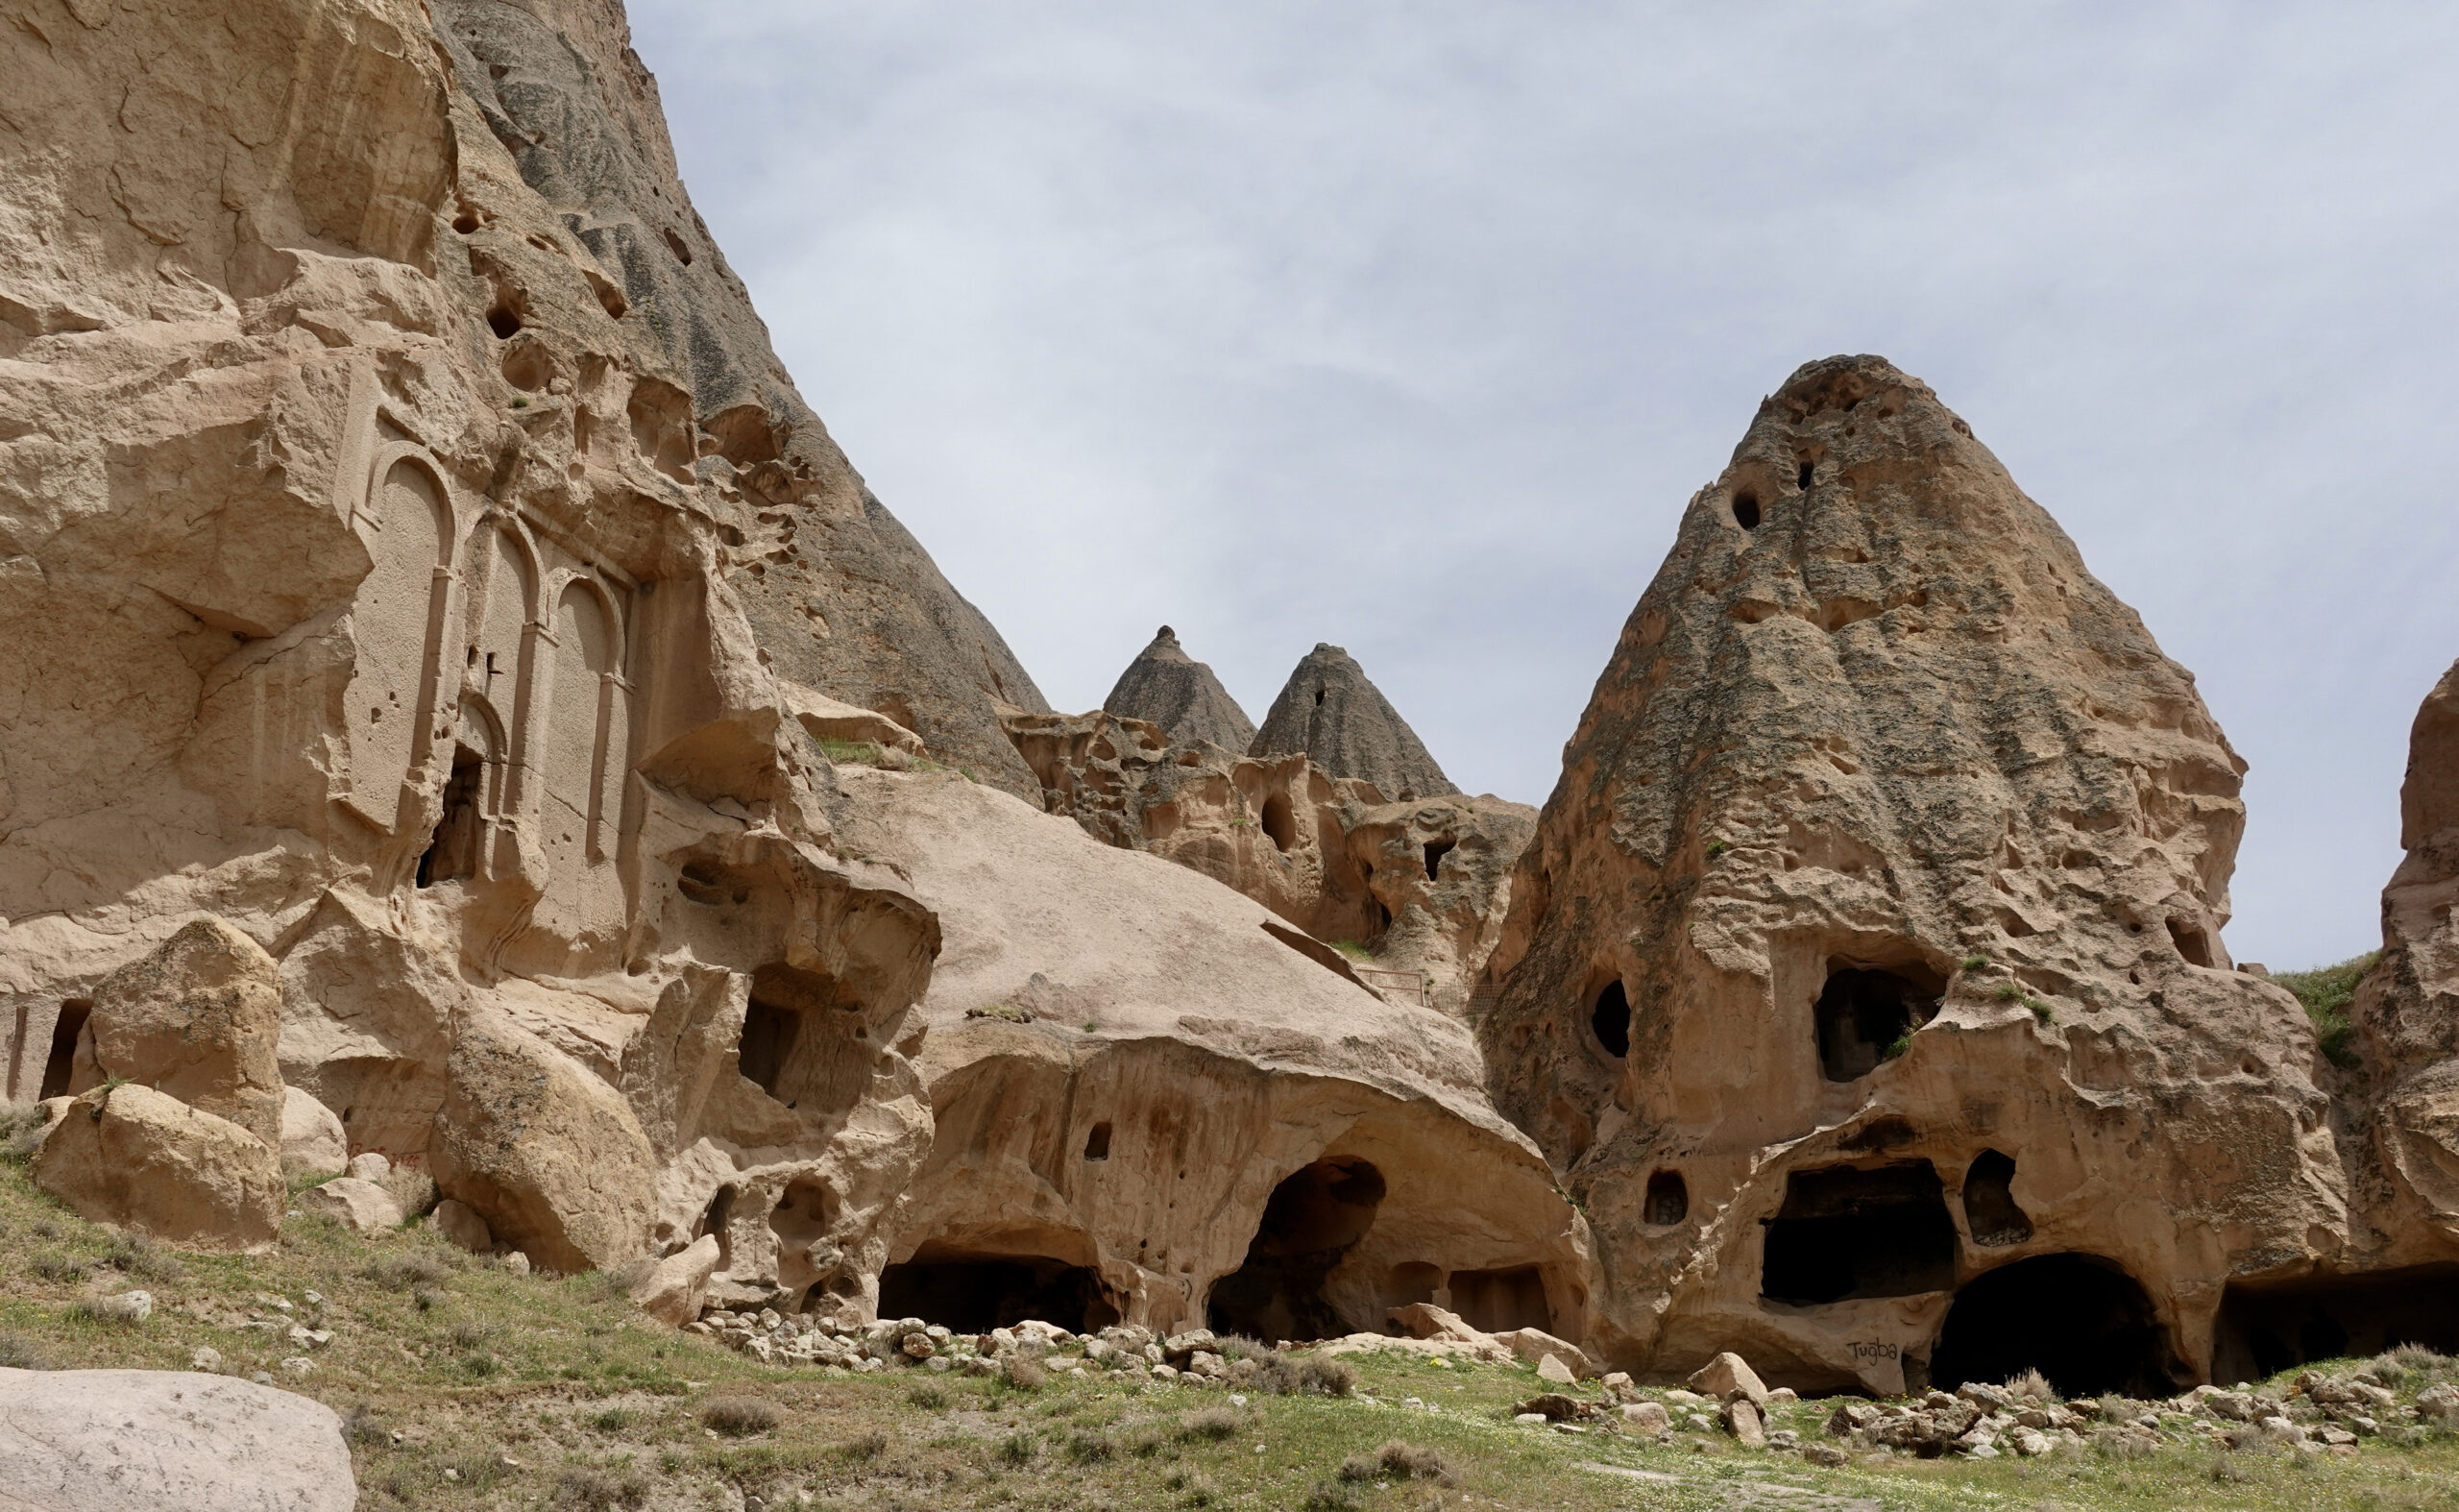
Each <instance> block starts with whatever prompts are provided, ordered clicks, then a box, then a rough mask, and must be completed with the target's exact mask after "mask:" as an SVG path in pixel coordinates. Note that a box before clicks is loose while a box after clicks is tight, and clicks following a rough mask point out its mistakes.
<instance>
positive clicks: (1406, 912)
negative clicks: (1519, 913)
mask: <svg viewBox="0 0 2459 1512" xmlns="http://www.w3.org/2000/svg"><path fill="white" fill-rule="evenodd" d="M1007 728H1008V732H1009V734H1010V737H1011V738H1012V739H1014V741H1015V743H1016V748H1017V750H1018V751H1019V752H1020V753H1021V754H1022V755H1023V756H1024V759H1025V763H1026V765H1027V766H1028V767H1030V768H1033V771H1034V773H1035V777H1036V778H1037V779H1038V780H1039V782H1040V783H1041V788H1042V803H1043V806H1044V807H1045V808H1047V809H1048V810H1049V811H1050V812H1052V813H1054V814H1064V815H1067V816H1068V817H1072V818H1074V819H1075V820H1076V821H1077V822H1078V823H1080V824H1082V825H1083V826H1084V828H1085V830H1086V831H1087V832H1088V833H1090V834H1092V835H1094V836H1095V837H1097V838H1099V839H1101V840H1104V841H1108V842H1109V843H1111V844H1114V845H1119V846H1122V847H1126V848H1131V849H1136V850H1144V851H1149V852H1151V853H1152V854H1154V855H1156V856H1161V857H1163V858H1165V859H1167V860H1170V861H1174V862H1177V863H1178V864H1180V865H1181V866H1186V867H1188V868H1190V869H1192V870H1195V871H1200V872H1202V873H1203V874H1205V876H1208V877H1211V878H1213V879H1214V880H1215V881H1218V882H1221V883H1224V884H1226V885H1228V886H1229V887H1231V888H1234V889H1236V890H1238V891H1240V892H1243V893H1245V894H1247V895H1248V896H1249V897H1251V898H1254V900H1255V901H1256V902H1258V903H1261V904H1262V905H1264V906H1265V907H1266V908H1268V909H1270V910H1272V911H1273V912H1274V913H1275V914H1278V915H1280V917H1281V918H1282V919H1284V920H1286V921H1287V922H1288V923H1291V924H1294V925H1296V926H1297V927H1298V928H1300V929H1302V930H1304V931H1306V932H1308V933H1310V934H1311V935H1313V936H1314V937H1315V938H1316V939H1321V940H1341V941H1346V942H1349V943H1350V944H1351V945H1352V946H1354V947H1359V948H1361V949H1362V950H1363V951H1364V955H1365V958H1364V959H1361V960H1358V961H1356V962H1354V963H1350V964H1347V965H1345V966H1344V969H1346V970H1349V971H1351V972H1354V973H1357V974H1361V975H1363V977H1364V978H1365V980H1366V981H1367V982H1368V983H1369V984H1370V985H1371V986H1373V987H1374V988H1376V990H1378V991H1380V992H1382V993H1384V994H1385V995H1386V996H1390V997H1393V998H1396V999H1407V1000H1410V1001H1421V1002H1425V1003H1429V1004H1431V1005H1432V1006H1434V1007H1437V1008H1440V1009H1443V1010H1444V1011H1445V1012H1452V1013H1458V1014H1465V1013H1466V1012H1468V1010H1469V1007H1470V1003H1469V998H1470V991H1471V987H1472V985H1473V981H1474V979H1475V977H1476V976H1477V974H1478V972H1479V970H1480V969H1481V968H1482V967H1483V966H1484V964H1485V962H1486V958H1487V956H1488V955H1489V954H1490V953H1491V952H1492V951H1493V949H1494V947H1495V944H1496V942H1497V939H1499V938H1500V934H1501V928H1502V920H1503V916H1504V914H1505V911H1506V909H1507V907H1508V905H1509V902H1510V898H1511V879H1512V867H1513V865H1514V863H1515V862H1516V861H1517V860H1518V859H1519V856H1520V853H1521V852H1522V850H1523V849H1525V848H1526V846H1527V842H1528V840H1529V837H1530V836H1531V835H1532V834H1533V833H1534V832H1535V828H1536V817H1537V816H1536V811H1535V810H1533V809H1531V808H1529V807H1528V806H1527V805H1525V804H1520V803H1510V802H1506V801H1504V800H1503V799H1500V798H1497V797H1494V796H1493V795H1491V794H1488V795H1486V796H1482V797H1469V796H1467V795H1465V794H1457V793H1454V794H1449V795H1446V796H1442V797H1437V798H1430V799H1425V800H1423V801H1420V800H1410V801H1407V802H1398V803H1395V802H1389V801H1386V798H1385V796H1384V794H1383V793H1382V792H1381V791H1379V790H1377V789H1376V787H1375V786H1374V785H1373V784H1372V783H1369V782H1366V781H1364V780H1362V779H1356V778H1335V777H1333V776H1332V775H1330V774H1329V773H1328V772H1327V771H1325V770H1323V769H1322V768H1318V767H1316V766H1314V765H1313V764H1312V763H1311V762H1310V761H1309V760H1308V759H1307V758H1306V757H1305V756H1303V754H1300V755H1283V756H1276V757H1250V756H1241V755H1239V754H1237V753H1236V752H1234V751H1230V750H1228V749H1225V748H1223V747H1221V746H1218V745H1214V744H1206V743H1201V742H1199V743H1193V744H1170V742H1169V739H1168V737H1167V736H1165V735H1164V734H1163V733H1162V731H1161V730H1160V728H1159V727H1158V726H1156V725H1153V724H1148V723H1146V722H1144V721H1143V720H1140V719H1129V718H1124V717H1121V716H1116V715H1113V714H1111V713H1108V712H1107V711H1100V710H1097V711H1095V712H1093V713H1091V714H1087V715H1083V716H1081V717H1076V718H1067V717H1063V716H1059V715H1048V714H1041V715H1016V716H1011V717H1010V719H1008V721H1007Z"/></svg>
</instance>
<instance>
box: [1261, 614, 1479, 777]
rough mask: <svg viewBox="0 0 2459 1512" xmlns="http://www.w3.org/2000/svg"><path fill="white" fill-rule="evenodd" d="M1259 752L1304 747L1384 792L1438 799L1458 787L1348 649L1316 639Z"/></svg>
mask: <svg viewBox="0 0 2459 1512" xmlns="http://www.w3.org/2000/svg"><path fill="white" fill-rule="evenodd" d="M1247 749H1248V754H1250V755H1253V756H1280V755H1287V754H1290V753H1292V752H1298V753H1303V755H1304V756H1305V757H1306V758H1307V759H1308V760H1309V761H1311V762H1313V763H1314V764H1315V765H1316V766H1317V767H1319V768H1323V770H1324V771H1325V772H1326V773H1327V774H1329V775H1330V776H1333V777H1354V778H1356V779H1357V780H1359V781H1361V782H1367V783H1372V784H1374V786H1375V789H1376V792H1378V793H1381V794H1382V795H1383V796H1384V797H1385V798H1386V799H1390V800H1398V801H1401V802H1406V801H1407V800H1409V799H1411V798H1439V797H1442V796H1443V795H1445V794H1446V793H1457V792H1459V791H1460V790H1459V789H1457V788H1455V787H1453V786H1452V785H1451V779H1450V778H1449V777H1446V776H1445V775H1444V774H1443V768H1440V767H1438V766H1436V765H1435V764H1434V758H1433V757H1432V756H1429V755H1427V754H1426V748H1425V745H1424V743H1423V742H1421V741H1420V740H1419V739H1418V737H1417V732H1416V731H1414V730H1412V729H1410V728H1409V725H1408V721H1407V720H1405V719H1401V718H1400V711H1399V710H1397V709H1395V708H1393V707H1392V705H1391V702H1390V700H1388V699H1386V698H1385V697H1384V696H1383V695H1382V694H1381V692H1379V691H1378V690H1377V689H1376V686H1375V685H1374V684H1373V683H1371V682H1369V681H1367V680H1366V671H1365V669H1364V668H1361V667H1359V666H1358V665H1357V663H1356V661H1355V660H1353V659H1352V658H1351V656H1350V654H1349V652H1347V651H1344V650H1342V649H1341V648H1340V647H1339V646H1325V645H1321V644H1319V645H1317V646H1316V647H1315V648H1314V649H1313V650H1311V651H1309V652H1307V653H1306V655H1305V656H1304V658H1303V659H1302V660H1301V661H1300V662H1299V664H1298V667H1297V669H1296V670H1295V671H1292V672H1291V673H1290V674H1289V681H1288V682H1286V683H1284V684H1283V685H1282V686H1281V690H1280V696H1278V697H1277V698H1275V699H1273V701H1272V712H1271V713H1269V714H1267V715H1265V716H1264V727H1263V729H1262V730H1260V731H1259V732H1257V734H1256V736H1255V740H1254V744H1253V745H1250V746H1249V747H1248V748H1247Z"/></svg>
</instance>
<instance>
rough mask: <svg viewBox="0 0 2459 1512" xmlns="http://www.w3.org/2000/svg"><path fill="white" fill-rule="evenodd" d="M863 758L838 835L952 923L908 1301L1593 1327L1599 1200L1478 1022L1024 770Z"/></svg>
mask: <svg viewBox="0 0 2459 1512" xmlns="http://www.w3.org/2000/svg"><path fill="white" fill-rule="evenodd" d="M842 780H843V786H844V793H845V805H844V807H843V808H842V809H841V810H840V825H841V833H843V834H844V836H845V837H846V840H847V843H849V844H851V845H857V846H860V847H861V848H863V849H864V850H866V851H868V852H869V853H871V854H874V855H879V856H883V857H893V858H894V859H895V862H896V865H897V866H899V867H900V868H901V869H903V870H904V871H905V872H906V874H907V875H908V876H910V878H911V879H912V885H913V889H914V892H915V895H916V896H918V897H919V898H921V899H922V900H923V901H924V902H925V903H927V904H928V905H929V906H930V907H932V908H933V909H934V910H935V911H937V914H938V916H939V918H940V921H941V926H942V928H943V929H944V931H945V941H946V943H945V948H944V950H943V952H942V954H941V957H940V961H939V964H938V968H937V971H936V972H935V974H934V976H933V978H932V985H931V989H930V991H929V993H928V994H927V995H926V996H925V998H924V1000H923V1003H922V1008H921V1016H922V1019H923V1021H924V1022H925V1023H926V1024H927V1026H928V1029H929V1037H928V1038H927V1040H925V1041H924V1043H923V1046H922V1048H921V1050H920V1052H919V1057H918V1061H919V1065H920V1067H921V1070H922V1074H923V1075H924V1077H925V1078H926V1079H927V1080H928V1083H929V1085H930V1098H931V1106H932V1109H933V1111H934V1114H935V1118H936V1131H937V1132H936V1134H935V1136H934V1140H933V1144H932V1150H931V1154H930V1157H929V1158H928V1159H927V1160H926V1161H925V1162H924V1163H923V1166H922V1169H921V1170H920V1172H919V1173H918V1174H917V1175H916V1177H915V1179H914V1181H913V1184H912V1185H911V1187H910V1188H909V1189H908V1190H907V1192H906V1194H905V1195H904V1197H903V1198H902V1199H901V1200H900V1201H899V1202H898V1204H897V1207H896V1209H895V1214H894V1217H893V1220H892V1222H891V1225H890V1227H891V1228H892V1230H893V1232H894V1239H893V1242H892V1245H891V1248H890V1250H889V1262H890V1263H889V1267H888V1270H887V1272H886V1274H885V1275H884V1276H883V1277H882V1279H881V1281H880V1306H881V1308H882V1310H883V1312H884V1314H885V1315H888V1316H900V1315H913V1316H919V1317H923V1318H927V1319H930V1320H931V1321H934V1322H942V1323H945V1324H947V1326H949V1327H951V1328H956V1329H963V1330H970V1331H985V1330H987V1329H989V1328H991V1327H992V1326H993V1325H995V1324H1003V1323H1011V1322H1014V1321H1017V1320H1018V1319H1019V1318H1029V1317H1031V1318H1041V1319H1044V1320H1047V1321H1049V1322H1053V1323H1057V1324H1059V1325H1061V1326H1063V1327H1066V1328H1070V1329H1083V1328H1085V1327H1087V1326H1090V1327H1095V1328H1098V1327H1100V1326H1101V1325H1103V1324H1106V1323H1109V1322H1116V1321H1121V1320H1124V1321H1127V1322H1130V1323H1135V1324H1140V1325H1144V1326H1146V1327H1150V1328H1153V1329H1157V1330H1160V1331H1162V1332H1176V1331H1179V1330H1181V1329H1184V1328H1186V1327H1188V1326H1191V1325H1201V1326H1209V1327H1211V1328H1214V1329H1221V1330H1224V1331H1230V1330H1234V1331H1238V1332H1244V1333H1250V1334H1254V1335H1256V1336H1258V1337H1262V1338H1266V1339H1275V1338H1287V1339H1308V1338H1323V1337H1331V1336H1338V1335H1343V1334H1347V1333H1350V1332H1352V1331H1359V1330H1374V1331H1381V1330H1382V1329H1384V1328H1385V1327H1386V1323H1385V1319H1386V1315H1387V1313H1388V1311H1389V1309H1390V1308H1392V1307H1394V1306H1400V1305H1407V1304H1411V1303H1419V1302H1432V1303H1436V1304H1438V1305H1444V1306H1448V1307H1449V1308H1450V1309H1451V1310H1453V1311H1455V1312H1458V1313H1460V1314H1462V1315H1463V1316H1465V1317H1467V1318H1468V1319H1469V1320H1470V1322H1471V1323H1473V1324H1474V1325H1476V1326H1477V1327H1479V1328H1482V1329H1489V1330H1497V1331H1507V1330H1509V1329H1517V1328H1521V1327H1524V1326H1534V1327H1539V1328H1543V1329H1547V1330H1548V1331H1550V1332H1553V1333H1556V1334H1560V1335H1564V1336H1566V1337H1570V1338H1574V1339H1575V1338H1577V1337H1578V1336H1579V1335H1580V1332H1581V1330H1582V1329H1583V1327H1584V1324H1585V1320H1586V1316H1587V1308H1588V1306H1589V1300H1588V1292H1587V1285H1588V1282H1587V1279H1586V1278H1587V1264H1586V1260H1587V1256H1586V1241H1585V1237H1584V1232H1583V1225H1582V1224H1581V1222H1580V1220H1579V1218H1578V1216H1577V1215H1576V1214H1575V1213H1574V1212H1573V1211H1572V1210H1571V1208H1570V1206H1569V1205H1568V1204H1565V1203H1564V1202H1563V1201H1562V1199H1561V1198H1560V1197H1559V1196H1558V1195H1557V1194H1556V1193H1555V1191H1554V1189H1553V1183H1552V1177H1551V1174H1550V1173H1549V1172H1548V1171H1547V1170H1546V1166H1545V1162H1544V1161H1543V1160H1542V1159H1540V1158H1538V1155H1537V1152H1536V1150H1535V1148H1534V1147H1533V1146H1532V1145H1530V1144H1529V1143H1528V1142H1527V1141H1526V1140H1525V1139H1524V1138H1523V1137H1522V1135H1520V1134H1518V1132H1517V1131H1515V1130H1513V1129H1511V1128H1510V1127H1509V1126H1508V1125H1506V1124H1505V1123H1503V1122H1502V1120H1501V1119H1499V1118H1498V1117H1497V1116H1496V1115H1495V1113H1494V1111H1493V1110H1492V1109H1491V1108H1490V1107H1489V1106H1488V1104H1487V1103H1486V1100H1485V1095H1484V1091H1483V1088H1482V1085H1481V1083H1480V1072H1479V1067H1478V1064H1477V1059H1476V1052H1475V1046H1474V1042H1473V1039H1472V1038H1471V1036H1470V1035H1469V1034H1468V1032H1467V1031H1466V1029H1465V1028H1463V1027H1462V1026H1461V1025H1459V1024H1457V1023H1456V1022H1454V1021H1453V1020H1452V1019H1450V1018H1449V1017H1447V1016H1445V1015H1444V1014H1441V1013H1439V1012H1432V1011H1429V1010H1427V1009H1424V1008H1421V1007H1418V1006H1416V1005H1415V1004H1414V1003H1395V1002H1392V1001H1388V1000H1387V999H1386V998H1384V997H1383V996H1381V995H1378V994H1376V993H1374V992H1369V991H1366V990H1363V989H1361V988H1359V987H1358V986H1356V985H1355V984H1353V983H1352V982H1351V981H1349V980H1345V979H1344V978H1343V977H1342V976H1341V975H1338V974H1335V973H1334V972H1333V971H1330V970H1327V969H1326V968H1325V967H1324V966H1323V965H1322V964H1319V963H1317V962H1315V961H1314V960H1311V959H1309V958H1308V957H1307V956H1305V955H1303V954H1302V953H1300V952H1299V951H1298V950H1296V949H1294V948H1292V946H1291V945H1290V944H1288V943H1286V942H1284V941H1283V939H1280V938H1278V937H1276V935H1275V934H1274V933H1272V929H1273V928H1277V927H1278V921H1277V920H1275V919H1274V918H1273V916H1272V915H1270V914H1269V913H1268V912H1266V910H1264V909H1263V908H1262V907H1261V906H1259V905H1257V904H1255V903H1253V902H1250V901H1249V900H1247V899H1244V898H1241V897H1239V896H1237V895H1236V894H1234V893H1231V892H1229V891H1228V890H1224V889H1222V888H1221V887H1219V886H1218V885H1216V884H1215V883H1213V882H1211V881H1209V880H1208V879H1206V878H1205V877H1202V876H1198V875H1196V874H1194V873H1193V872H1191V871H1189V870H1187V869H1185V868H1183V867H1180V866H1172V865H1170V864H1168V863H1166V862H1164V861H1162V860H1160V859H1158V858H1156V857H1154V856H1149V855H1142V854H1138V853H1136V852H1133V851H1131V850H1121V849H1117V848H1114V847H1110V846H1106V845H1103V844H1101V843H1098V842H1097V841H1094V840H1093V839H1091V838H1090V837H1088V836H1087V835H1085V834H1084V833H1083V830H1082V829H1080V828H1079V827H1078V826H1076V825H1074V824H1071V823H1068V822H1066V821H1064V820H1062V819H1060V818H1058V817H1053V816H1050V815H1047V814H1042V813H1037V812H1035V811H1034V810H1033V809H1031V808H1029V807H1028V806H1026V805H1024V804H1021V803H1018V802H1016V801H1014V800H1013V799H1011V798H1010V797H1008V796H1007V795H1005V794H1003V793H993V792H990V791H988V790H986V789H984V788H980V787H975V786H973V785H971V784H967V783H965V782H963V781H962V780H960V779H958V778H956V777H955V776H953V775H951V774H947V773H894V772H886V771H860V772H857V771H847V772H845V773H843V774H842ZM1268 926H1269V927H1268Z"/></svg>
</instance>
